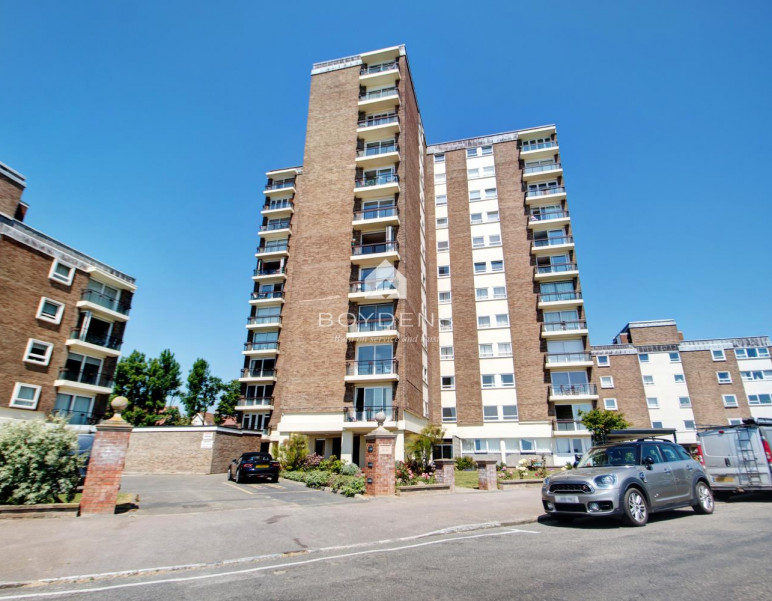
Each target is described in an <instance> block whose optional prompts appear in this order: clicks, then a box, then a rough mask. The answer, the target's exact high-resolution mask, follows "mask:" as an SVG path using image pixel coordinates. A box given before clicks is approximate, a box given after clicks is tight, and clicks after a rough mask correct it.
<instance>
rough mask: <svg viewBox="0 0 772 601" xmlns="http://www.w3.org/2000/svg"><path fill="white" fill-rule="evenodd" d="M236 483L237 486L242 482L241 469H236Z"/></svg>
mask: <svg viewBox="0 0 772 601" xmlns="http://www.w3.org/2000/svg"><path fill="white" fill-rule="evenodd" d="M236 482H238V483H239V484H241V483H242V482H244V476H242V475H241V468H238V469H237V470H236Z"/></svg>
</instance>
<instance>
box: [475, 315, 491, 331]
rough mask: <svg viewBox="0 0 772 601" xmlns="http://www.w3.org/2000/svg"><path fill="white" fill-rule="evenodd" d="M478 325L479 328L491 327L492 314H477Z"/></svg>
mask: <svg viewBox="0 0 772 601" xmlns="http://www.w3.org/2000/svg"><path fill="white" fill-rule="evenodd" d="M477 327H478V328H489V327H491V318H490V315H478V316H477Z"/></svg>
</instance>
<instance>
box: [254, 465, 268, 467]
mask: <svg viewBox="0 0 772 601" xmlns="http://www.w3.org/2000/svg"><path fill="white" fill-rule="evenodd" d="M255 467H256V468H264V467H268V466H267V465H256V466H255Z"/></svg>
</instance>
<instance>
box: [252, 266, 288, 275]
mask: <svg viewBox="0 0 772 601" xmlns="http://www.w3.org/2000/svg"><path fill="white" fill-rule="evenodd" d="M286 270H287V268H286V267H275V268H273V269H266V268H262V269H260V268H258V269H255V270H254V271H253V272H252V275H279V274H282V273H284V272H285V271H286Z"/></svg>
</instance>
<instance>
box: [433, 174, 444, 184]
mask: <svg viewBox="0 0 772 601" xmlns="http://www.w3.org/2000/svg"><path fill="white" fill-rule="evenodd" d="M434 183H435V184H444V183H445V174H444V173H435V174H434Z"/></svg>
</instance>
